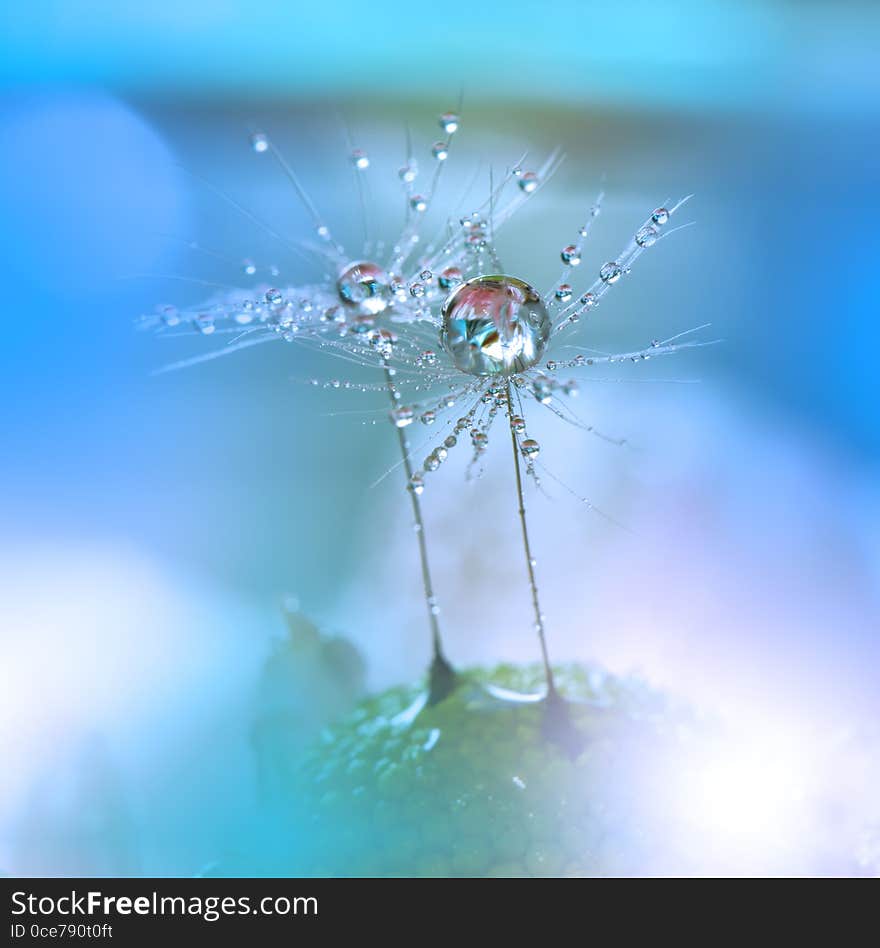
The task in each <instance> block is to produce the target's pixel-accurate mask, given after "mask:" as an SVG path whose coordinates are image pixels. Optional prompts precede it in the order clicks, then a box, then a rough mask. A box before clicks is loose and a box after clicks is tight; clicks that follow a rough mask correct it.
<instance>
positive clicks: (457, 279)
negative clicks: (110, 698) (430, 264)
mask: <svg viewBox="0 0 880 948" xmlns="http://www.w3.org/2000/svg"><path fill="white" fill-rule="evenodd" d="M463 279H464V277H463V275H462V272H461V270H459V268H458V267H447V268H446V269H445V270H444V271H443V272H442V273H441V274H440V276H439V277H437V284H438V286H439V287H440V289H441V290H451V289H452V288H453V287H454V286H458V284H459V283H461V282H462V280H463Z"/></svg>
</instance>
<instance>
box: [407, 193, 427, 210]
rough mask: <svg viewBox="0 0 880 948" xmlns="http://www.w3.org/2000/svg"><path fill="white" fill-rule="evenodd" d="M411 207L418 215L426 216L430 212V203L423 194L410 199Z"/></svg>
mask: <svg viewBox="0 0 880 948" xmlns="http://www.w3.org/2000/svg"><path fill="white" fill-rule="evenodd" d="M409 206H410V207H411V208H412V209H413V210H414V211H415V212H416V213H417V214H424V213H425V211H427V210H428V201H427V198H424V197H422V195H421V194H414V195H413V196H412V197H411V198H410V199H409Z"/></svg>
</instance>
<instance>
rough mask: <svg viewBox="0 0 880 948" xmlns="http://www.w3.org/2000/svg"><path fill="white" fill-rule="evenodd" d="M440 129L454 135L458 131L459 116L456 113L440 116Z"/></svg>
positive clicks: (445, 113) (446, 113)
mask: <svg viewBox="0 0 880 948" xmlns="http://www.w3.org/2000/svg"><path fill="white" fill-rule="evenodd" d="M440 128H442V129H443V131H444V132H446V134H447V135H454V134H455V133H456V132H457V131H458V116H457V115H456V114H455V112H444V113H443V114H442V115H441V116H440Z"/></svg>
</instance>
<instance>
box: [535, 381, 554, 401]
mask: <svg viewBox="0 0 880 948" xmlns="http://www.w3.org/2000/svg"><path fill="white" fill-rule="evenodd" d="M532 392H533V394H534V396H535V398H537V399H538V401H539V402H540V403H541V404H542V405H548V404H549V403H550V402H551V401H552V400H553V383H552V382H551V381H550V379H548V378H545V377H544V376H543V375H540V376H538V378H536V379H535V381H534V383H533V384H532Z"/></svg>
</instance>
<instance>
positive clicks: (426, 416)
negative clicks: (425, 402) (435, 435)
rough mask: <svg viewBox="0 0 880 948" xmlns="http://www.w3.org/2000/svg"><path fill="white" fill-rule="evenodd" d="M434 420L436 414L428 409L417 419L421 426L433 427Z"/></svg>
mask: <svg viewBox="0 0 880 948" xmlns="http://www.w3.org/2000/svg"><path fill="white" fill-rule="evenodd" d="M436 420H437V414H436V412H433V411H431V409H430V408H429V409H428V410H427V411H425V412H422V416H421V418H420V419H419V421H421V423H422V424H423V425H433V424H434V422H435V421H436Z"/></svg>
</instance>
